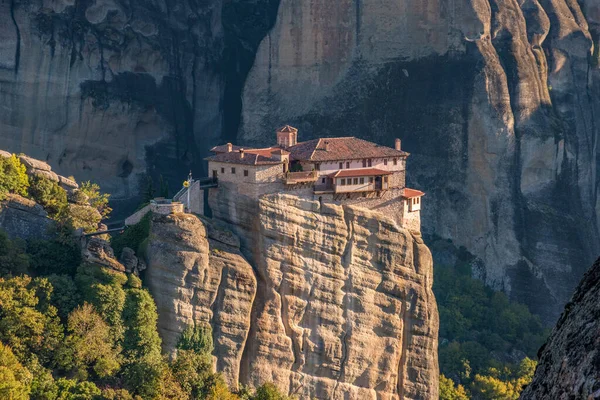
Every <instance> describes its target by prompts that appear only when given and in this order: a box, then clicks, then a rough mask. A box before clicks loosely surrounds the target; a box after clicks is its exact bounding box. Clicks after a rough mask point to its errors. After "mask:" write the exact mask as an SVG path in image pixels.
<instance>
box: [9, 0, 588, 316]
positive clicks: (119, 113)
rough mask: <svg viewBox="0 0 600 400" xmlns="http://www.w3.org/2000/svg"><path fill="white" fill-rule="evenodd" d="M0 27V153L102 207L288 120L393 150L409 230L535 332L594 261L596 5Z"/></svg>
mask: <svg viewBox="0 0 600 400" xmlns="http://www.w3.org/2000/svg"><path fill="white" fill-rule="evenodd" d="M0 22H2V23H1V24H0V82H2V85H1V86H0V103H1V104H2V107H0V147H1V148H5V149H8V150H10V151H13V152H24V153H27V154H29V155H31V156H34V157H36V158H39V159H42V160H47V161H49V162H50V163H51V164H52V165H53V167H54V169H55V170H56V172H57V173H59V174H60V173H62V174H65V173H66V171H69V174H74V175H75V176H77V178H78V179H79V180H87V179H92V180H95V181H97V182H98V183H100V184H101V185H102V187H103V188H104V189H106V190H108V191H110V192H111V193H112V194H113V197H112V198H113V200H116V201H119V200H121V201H128V202H130V203H132V204H133V203H136V200H135V199H133V198H135V197H136V196H138V195H139V192H140V183H139V181H140V177H141V176H142V175H144V174H150V175H152V176H154V177H155V178H156V177H158V175H163V177H164V178H165V179H166V180H168V181H169V182H170V184H171V185H173V186H175V185H176V184H178V183H179V182H180V181H181V180H182V177H183V176H185V174H186V173H187V170H188V169H189V168H192V169H193V170H194V172H195V174H196V175H199V174H202V173H203V168H204V167H203V165H202V161H201V160H202V157H203V156H204V155H205V154H206V152H207V149H209V148H210V147H211V146H212V145H214V144H217V142H226V141H234V140H238V141H239V142H241V143H245V144H254V145H258V144H260V145H265V144H270V143H272V142H273V136H274V135H273V131H274V128H275V127H276V126H278V125H280V124H282V123H291V124H294V125H296V126H297V127H298V128H300V136H301V139H308V138H313V137H316V136H326V135H336V136H339V135H355V136H359V137H363V138H366V139H370V140H374V141H377V142H380V143H388V144H392V143H393V138H395V137H397V136H399V137H402V138H403V145H404V148H405V149H406V150H408V151H410V152H411V153H412V154H413V156H412V157H411V159H410V162H409V169H410V170H411V173H410V174H409V177H408V179H409V184H410V185H412V186H415V187H418V188H420V189H423V190H425V191H426V192H427V193H428V195H427V204H426V207H424V212H423V223H424V230H425V231H426V232H427V233H435V234H437V235H439V236H442V237H444V238H450V239H452V240H454V242H455V243H456V244H457V245H464V246H466V247H467V248H468V250H469V251H470V252H472V253H474V254H476V255H477V256H478V257H479V258H480V259H481V261H482V263H481V264H480V265H481V268H480V269H479V274H480V275H481V277H482V278H483V279H485V280H486V281H487V282H488V283H489V284H490V285H492V286H494V287H495V288H500V289H504V290H506V291H507V292H509V293H511V294H512V295H513V297H514V298H516V299H518V300H520V301H523V302H526V303H528V304H529V305H530V306H531V307H532V309H533V310H534V311H536V312H539V313H541V314H542V315H543V316H544V317H545V319H546V320H547V321H554V320H555V318H556V317H557V316H558V313H559V312H560V309H561V307H562V305H563V304H564V303H565V302H566V300H567V299H568V296H569V293H571V291H572V289H573V287H574V286H575V284H576V282H577V280H578V279H579V277H580V276H581V274H582V273H583V270H582V269H581V267H580V266H581V265H587V264H589V262H591V260H592V259H593V257H594V256H595V255H596V254H597V252H598V250H600V249H599V247H600V245H599V243H600V240H599V234H598V215H599V212H598V210H599V208H600V202H599V201H598V187H599V185H598V180H599V178H598V176H599V175H598V155H597V153H598V150H597V149H598V146H597V141H598V126H599V124H598V115H600V114H599V113H598V108H599V107H600V101H599V99H598V97H599V92H600V87H599V79H600V72H599V71H600V70H599V69H598V68H599V67H598V66H599V64H600V63H599V61H598V60H599V59H600V52H599V48H600V46H598V43H599V39H600V9H599V6H598V4H597V2H596V1H593V0H581V1H575V0H522V1H516V0H458V1H449V0H427V1H423V0H372V1H371V0H370V1H361V0H335V1H326V0H316V1H303V2H299V1H293V0H250V1H248V0H230V1H223V0H208V1H202V2H197V1H194V0H186V1H174V0H166V1H158V0H149V1H141V0H133V1H130V2H118V1H116V0H80V1H76V0H15V1H5V2H3V3H2V4H0ZM242 104H243V106H242ZM238 128H239V129H238ZM133 208H135V207H133ZM118 209H121V210H124V209H125V208H124V207H118ZM115 218H116V219H118V218H119V216H118V215H116V216H115ZM532 289H533V290H532ZM532 293H534V294H535V295H532ZM540 294H541V295H540ZM541 298H543V299H544V300H543V301H540V300H539V299H541Z"/></svg>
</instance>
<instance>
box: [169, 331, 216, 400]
mask: <svg viewBox="0 0 600 400" xmlns="http://www.w3.org/2000/svg"><path fill="white" fill-rule="evenodd" d="M177 349H178V350H177V357H176V358H175V360H174V361H173V362H172V363H171V369H172V370H173V373H174V375H175V377H176V378H177V380H178V381H179V382H180V383H181V387H182V388H183V390H184V391H185V392H186V393H187V394H188V396H191V397H192V398H195V399H196V398H208V397H209V396H210V394H211V393H212V392H213V391H217V392H221V388H216V386H218V385H220V377H219V376H218V375H217V374H215V373H214V371H213V369H212V358H211V354H212V352H213V341H212V330H211V328H210V326H205V325H200V326H188V327H187V328H186V329H185V330H184V331H183V333H182V334H181V337H180V338H179V341H178V343H177ZM215 393H216V392H215Z"/></svg>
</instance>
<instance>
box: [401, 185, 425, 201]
mask: <svg viewBox="0 0 600 400" xmlns="http://www.w3.org/2000/svg"><path fill="white" fill-rule="evenodd" d="M424 195H425V193H423V192H421V191H420V190H416V189H409V188H404V193H403V194H402V197H404V198H407V199H412V198H414V197H421V196H424Z"/></svg>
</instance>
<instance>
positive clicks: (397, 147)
mask: <svg viewBox="0 0 600 400" xmlns="http://www.w3.org/2000/svg"><path fill="white" fill-rule="evenodd" d="M401 145H402V142H401V141H400V139H398V138H396V143H395V144H394V148H395V149H396V150H398V151H400V150H401Z"/></svg>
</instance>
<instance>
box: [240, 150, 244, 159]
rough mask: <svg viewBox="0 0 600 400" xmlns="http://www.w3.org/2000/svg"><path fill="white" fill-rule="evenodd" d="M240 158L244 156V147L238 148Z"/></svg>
mask: <svg viewBox="0 0 600 400" xmlns="http://www.w3.org/2000/svg"><path fill="white" fill-rule="evenodd" d="M240 158H244V149H240Z"/></svg>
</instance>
